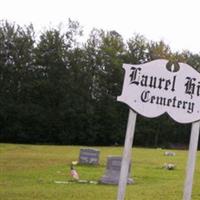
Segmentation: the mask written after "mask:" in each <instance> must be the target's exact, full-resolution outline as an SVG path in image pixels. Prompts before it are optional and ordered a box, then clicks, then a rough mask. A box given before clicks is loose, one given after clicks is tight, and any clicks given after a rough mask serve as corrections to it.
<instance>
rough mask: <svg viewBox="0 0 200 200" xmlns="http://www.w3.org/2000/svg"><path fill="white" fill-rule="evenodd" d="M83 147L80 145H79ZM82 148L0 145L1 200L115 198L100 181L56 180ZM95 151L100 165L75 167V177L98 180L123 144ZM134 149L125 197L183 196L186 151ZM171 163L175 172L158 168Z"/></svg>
mask: <svg viewBox="0 0 200 200" xmlns="http://www.w3.org/2000/svg"><path fill="white" fill-rule="evenodd" d="M82 147H83V146H82ZM82 147H81V146H53V145H52V146H48V145H15V144H0V199H1V200H22V199H23V200H33V199H34V200H46V199H48V200H115V199H116V196H117V189H118V187H117V186H114V185H101V184H97V185H95V184H83V183H82V184H81V183H74V182H72V183H69V184H57V183H55V181H69V180H71V177H70V175H69V174H70V173H69V172H70V164H71V162H72V161H74V160H78V156H79V151H80V148H82ZM95 148H98V149H99V150H100V152H101V153H100V165H99V166H96V167H92V166H83V165H78V166H76V169H77V171H78V173H79V175H80V179H85V180H94V181H98V180H99V179H100V178H101V177H102V176H103V174H104V172H105V166H106V159H107V156H108V155H119V156H121V155H122V151H123V148H122V147H95ZM165 151H167V150H165V149H144V148H133V150H132V169H131V177H132V178H133V179H134V181H135V184H133V185H128V186H127V189H126V200H180V199H182V194H183V185H184V179H185V169H186V161H187V151H183V150H182V151H181V150H176V151H175V150H173V152H175V153H176V156H174V157H170V156H164V152H165ZM164 163H174V164H176V169H175V170H171V171H170V170H165V169H163V165H164ZM199 188H200V153H199V152H198V154H197V162H196V171H195V175H194V185H193V194H192V199H193V200H199V199H200V189H199Z"/></svg>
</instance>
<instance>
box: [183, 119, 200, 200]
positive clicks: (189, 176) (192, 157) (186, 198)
mask: <svg viewBox="0 0 200 200" xmlns="http://www.w3.org/2000/svg"><path fill="white" fill-rule="evenodd" d="M199 128H200V121H198V122H194V123H192V130H191V136H190V146H189V154H188V162H187V171H186V179H185V187H184V193H183V200H190V199H191V195H192V183H193V176H194V170H195V161H196V152H197V147H198V140H199Z"/></svg>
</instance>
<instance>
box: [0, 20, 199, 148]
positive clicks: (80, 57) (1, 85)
mask: <svg viewBox="0 0 200 200" xmlns="http://www.w3.org/2000/svg"><path fill="white" fill-rule="evenodd" d="M82 34H83V30H82V27H81V26H80V24H79V23H78V22H76V21H72V20H69V21H68V24H67V25H66V26H65V27H64V28H63V29H61V28H50V29H48V30H46V31H44V32H42V33H41V34H40V35H39V39H38V40H37V41H35V34H34V28H33V26H32V25H29V26H27V27H21V26H19V25H16V24H12V23H9V22H7V21H2V22H1V23H0V141H1V142H14V143H15V142H16V143H19V142H20V143H53V144H84V145H119V144H120V145H121V144H123V142H124V134H125V130H126V123H127V116H128V108H127V106H126V105H123V104H121V103H119V102H117V96H119V95H120V93H121V90H122V84H123V76H124V71H123V70H122V64H123V63H132V64H139V63H145V62H147V61H151V60H153V59H157V58H166V59H170V60H171V61H180V62H186V63H188V64H190V65H192V66H194V67H195V68H196V69H197V70H199V66H200V64H199V63H200V56H199V55H198V54H192V53H191V52H189V51H184V52H182V53H180V52H175V53H173V52H172V51H171V49H170V47H169V46H168V45H166V44H165V43H164V42H163V41H159V42H152V41H148V40H147V39H146V38H144V37H143V36H141V35H134V36H133V37H132V38H130V39H129V40H128V41H127V42H124V40H123V38H122V36H121V35H120V34H119V33H117V32H116V31H104V30H98V29H93V30H92V31H91V33H90V36H89V38H88V40H87V41H86V42H84V43H83V44H81V43H80V41H81V40H80V39H81V36H82ZM137 121H138V123H137V127H136V135H135V145H139V146H152V147H157V146H164V147H170V146H174V145H178V146H180V145H182V146H184V145H185V144H187V143H188V137H189V128H190V126H189V125H181V126H180V125H178V124H177V123H175V122H173V121H172V120H170V119H169V117H168V116H162V117H159V118H158V119H156V120H150V119H145V118H143V117H141V116H139V117H138V119H137Z"/></svg>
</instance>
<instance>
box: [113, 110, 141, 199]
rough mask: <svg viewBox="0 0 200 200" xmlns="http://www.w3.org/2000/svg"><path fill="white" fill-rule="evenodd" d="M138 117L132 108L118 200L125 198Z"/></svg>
mask: <svg viewBox="0 0 200 200" xmlns="http://www.w3.org/2000/svg"><path fill="white" fill-rule="evenodd" d="M136 117H137V114H136V113H135V112H133V111H132V110H131V109H130V110H129V117H128V123H127V129H126V138H125V144H124V151H123V158H122V163H121V171H120V178H119V185H118V196H117V200H124V197H125V190H126V184H127V179H128V169H129V164H130V160H131V151H132V144H133V137H134V132H135V124H136Z"/></svg>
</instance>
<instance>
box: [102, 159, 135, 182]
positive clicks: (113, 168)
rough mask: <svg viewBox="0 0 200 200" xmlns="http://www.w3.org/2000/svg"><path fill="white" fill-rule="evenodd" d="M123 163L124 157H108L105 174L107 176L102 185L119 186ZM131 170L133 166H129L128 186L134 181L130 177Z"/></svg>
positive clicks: (103, 178) (104, 177)
mask: <svg viewBox="0 0 200 200" xmlns="http://www.w3.org/2000/svg"><path fill="white" fill-rule="evenodd" d="M121 161H122V157H120V156H108V158H107V165H106V172H105V175H104V176H103V177H102V178H101V179H100V182H101V183H104V184H118V182H119V176H120V170H121ZM130 170H131V164H130V165H129V175H128V180H127V183H128V184H132V183H133V179H132V178H130V177H129V176H130Z"/></svg>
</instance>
